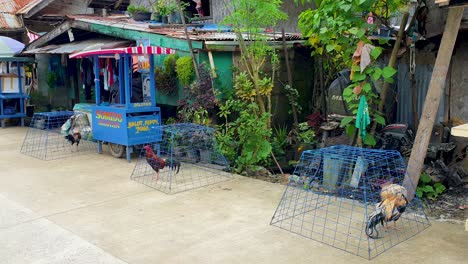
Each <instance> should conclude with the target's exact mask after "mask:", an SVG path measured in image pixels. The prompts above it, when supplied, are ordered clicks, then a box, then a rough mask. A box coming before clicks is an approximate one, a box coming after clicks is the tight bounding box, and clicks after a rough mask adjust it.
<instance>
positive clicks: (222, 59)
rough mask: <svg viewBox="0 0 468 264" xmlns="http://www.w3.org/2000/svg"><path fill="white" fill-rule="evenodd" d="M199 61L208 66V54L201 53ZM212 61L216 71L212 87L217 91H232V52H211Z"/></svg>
mask: <svg viewBox="0 0 468 264" xmlns="http://www.w3.org/2000/svg"><path fill="white" fill-rule="evenodd" d="M200 60H201V61H202V62H206V63H207V64H208V65H209V64H210V62H209V59H208V53H207V52H202V53H201V54H200ZM213 61H214V66H215V69H216V74H217V78H215V79H214V86H215V88H216V89H218V91H220V92H221V93H223V92H224V91H226V90H228V91H232V85H233V83H232V75H233V74H232V66H233V63H232V52H231V51H216V52H213Z"/></svg>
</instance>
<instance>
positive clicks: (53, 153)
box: [21, 111, 97, 160]
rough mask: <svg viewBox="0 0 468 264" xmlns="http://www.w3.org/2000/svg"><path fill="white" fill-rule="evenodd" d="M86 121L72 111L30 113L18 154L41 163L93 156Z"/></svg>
mask: <svg viewBox="0 0 468 264" xmlns="http://www.w3.org/2000/svg"><path fill="white" fill-rule="evenodd" d="M96 152H97V144H96V143H95V142H93V141H92V132H91V127H90V123H89V120H88V117H87V116H86V114H83V113H75V112H73V111H57V112H42V113H34V115H33V117H32V119H31V124H30V126H29V128H28V131H27V132H26V136H25V138H24V141H23V145H22V146H21V153H23V154H25V155H28V156H31V157H34V158H38V159H41V160H54V159H63V158H68V157H73V156H78V155H83V154H89V153H96Z"/></svg>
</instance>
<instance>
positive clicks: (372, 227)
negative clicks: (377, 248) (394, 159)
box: [366, 184, 408, 238]
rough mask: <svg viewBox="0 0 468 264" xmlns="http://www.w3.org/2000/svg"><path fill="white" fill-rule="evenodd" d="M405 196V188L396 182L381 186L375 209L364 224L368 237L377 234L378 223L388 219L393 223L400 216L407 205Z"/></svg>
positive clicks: (375, 236) (374, 236) (373, 236)
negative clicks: (379, 199) (378, 200)
mask: <svg viewBox="0 0 468 264" xmlns="http://www.w3.org/2000/svg"><path fill="white" fill-rule="evenodd" d="M407 196H408V192H407V191H406V188H405V187H403V186H400V185H398V184H388V185H385V186H383V187H382V190H381V191H380V198H381V202H380V203H378V204H377V205H376V206H375V211H374V212H373V213H372V214H370V215H369V219H368V221H367V224H366V234H367V236H368V237H369V238H377V237H378V236H379V232H378V231H377V229H376V226H377V225H378V224H379V223H381V224H382V225H384V222H385V223H388V222H390V221H394V223H395V222H396V221H397V220H398V219H399V218H400V216H401V215H402V214H403V213H404V212H405V210H406V206H407V205H408V200H407V198H406V197H407ZM387 228H388V227H387Z"/></svg>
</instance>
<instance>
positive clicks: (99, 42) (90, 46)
mask: <svg viewBox="0 0 468 264" xmlns="http://www.w3.org/2000/svg"><path fill="white" fill-rule="evenodd" d="M111 43H112V44H114V45H112V46H119V44H121V46H122V47H125V46H126V45H125V44H126V43H128V41H119V40H115V39H107V38H105V39H89V40H83V41H75V42H71V43H67V44H61V45H48V46H45V47H42V48H37V49H32V50H28V51H24V52H23V53H22V54H36V53H39V54H40V53H49V54H62V53H65V54H72V53H75V52H79V51H86V50H96V49H101V48H102V47H103V46H105V45H106V46H109V44H111Z"/></svg>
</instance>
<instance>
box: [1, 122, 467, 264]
mask: <svg viewBox="0 0 468 264" xmlns="http://www.w3.org/2000/svg"><path fill="white" fill-rule="evenodd" d="M25 132H26V129H25V128H6V129H0V263H2V264H3V263H12V264H20V263H47V264H49V263H80V264H81V263H90V264H91V263H92V264H96V263H349V264H351V263H366V262H367V260H365V259H363V258H361V257H358V256H355V255H351V254H349V253H346V252H343V251H341V250H338V249H335V248H332V247H329V246H326V245H323V244H321V243H318V242H315V241H313V240H310V239H307V238H303V237H300V236H297V235H294V234H292V233H289V232H286V231H284V230H281V229H279V228H276V227H272V226H270V225H269V222H270V219H271V217H272V215H273V213H274V211H275V209H276V206H277V204H278V202H279V200H280V198H281V195H282V192H283V191H284V189H285V187H284V186H282V185H279V184H271V183H267V182H262V181H258V180H253V179H248V178H245V177H236V178H235V179H234V180H231V181H228V182H223V183H220V184H216V185H212V186H208V187H204V188H200V189H196V190H192V191H188V192H184V193H179V194H175V195H166V194H163V193H161V192H158V191H155V190H153V189H150V188H148V187H146V186H144V185H141V184H139V183H137V182H134V181H132V180H130V179H129V176H130V174H131V172H132V169H133V167H134V165H135V162H133V163H127V162H126V161H125V160H123V159H115V158H112V157H111V156H110V155H109V154H107V153H105V154H102V155H98V154H91V155H86V156H79V157H74V158H68V159H62V160H54V161H42V160H38V159H35V158H31V157H29V156H25V155H22V154H21V153H20V148H21V144H22V141H23V137H24V135H25ZM467 259H468V232H465V231H464V226H463V225H461V224H450V223H441V222H435V221H432V226H431V227H430V228H428V229H426V230H425V231H423V232H422V233H421V234H419V235H417V236H415V237H413V238H411V239H409V240H407V241H406V242H403V243H401V244H399V245H397V246H396V247H393V248H391V249H390V250H389V251H387V252H385V253H383V254H382V255H380V256H378V257H377V258H375V259H373V260H372V261H370V262H373V263H392V264H393V263H411V262H416V261H417V262H418V263H467V262H466V260H467Z"/></svg>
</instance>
